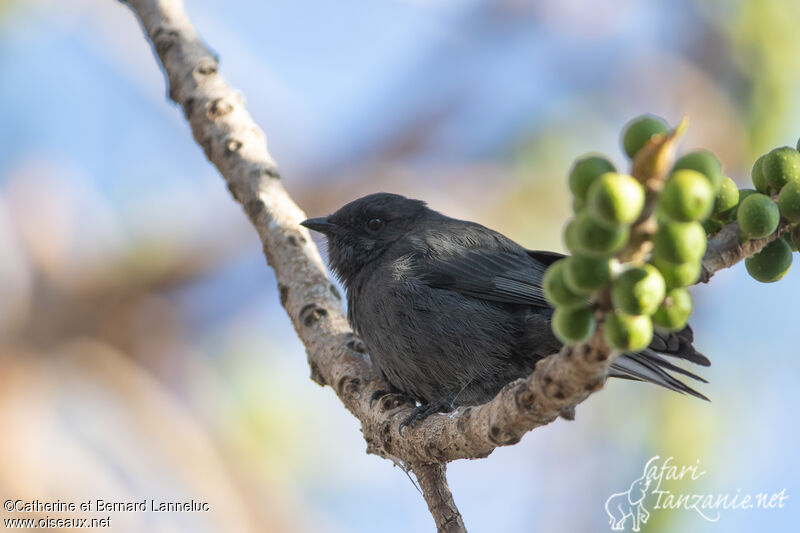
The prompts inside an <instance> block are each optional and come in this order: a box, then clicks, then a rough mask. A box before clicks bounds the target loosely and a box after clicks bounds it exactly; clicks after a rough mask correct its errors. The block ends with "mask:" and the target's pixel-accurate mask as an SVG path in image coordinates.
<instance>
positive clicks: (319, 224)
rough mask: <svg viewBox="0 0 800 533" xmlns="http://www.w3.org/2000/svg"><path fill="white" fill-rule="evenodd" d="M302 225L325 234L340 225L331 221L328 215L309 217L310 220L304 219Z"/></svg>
mask: <svg viewBox="0 0 800 533" xmlns="http://www.w3.org/2000/svg"><path fill="white" fill-rule="evenodd" d="M300 225H301V226H305V227H307V228H308V229H310V230H314V231H318V232H320V233H322V234H324V235H328V234H329V233H331V232H333V230H335V229H336V228H338V227H339V226H337V225H336V224H334V223H332V222H330V221H329V220H328V217H319V218H309V219H308V220H304V221H302V222H301V223H300Z"/></svg>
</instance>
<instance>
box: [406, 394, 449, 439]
mask: <svg viewBox="0 0 800 533" xmlns="http://www.w3.org/2000/svg"><path fill="white" fill-rule="evenodd" d="M455 398H456V394H449V395H447V396H445V397H444V398H442V399H440V400H438V401H436V402H431V403H427V404H425V405H420V406H418V407H415V408H414V409H412V410H411V414H409V415H408V416H407V417H406V418H405V419H404V420H403V421H402V422H400V426H399V427H398V428H397V431H398V433H400V435H401V436H402V435H403V428H405V427H406V426H410V427H412V428H413V427H414V426H416V425H417V424H418V423H419V422H422V421H423V420H425V419H426V418H428V417H429V416H431V415H432V414H434V413H449V412H450V411H452V410H453V402H454V401H455Z"/></svg>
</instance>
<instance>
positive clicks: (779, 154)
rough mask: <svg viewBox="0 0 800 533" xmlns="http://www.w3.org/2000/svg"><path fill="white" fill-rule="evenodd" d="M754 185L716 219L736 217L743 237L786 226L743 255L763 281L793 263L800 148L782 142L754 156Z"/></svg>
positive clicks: (798, 219) (766, 234)
mask: <svg viewBox="0 0 800 533" xmlns="http://www.w3.org/2000/svg"><path fill="white" fill-rule="evenodd" d="M751 178H752V180H753V187H754V189H744V190H741V191H739V202H738V204H737V206H736V207H735V208H734V209H733V210H732V211H731V212H730V213H728V214H727V215H721V216H720V220H719V222H721V223H726V222H729V221H732V220H736V222H738V224H739V229H740V230H741V235H742V240H743V241H745V240H748V239H761V238H764V237H769V236H770V235H772V234H774V233H775V232H776V231H777V230H778V228H779V227H781V221H783V222H784V224H783V226H785V227H787V228H788V231H786V232H785V233H784V235H783V238H781V239H774V240H773V241H772V242H770V243H769V244H767V245H766V246H765V247H764V248H763V249H762V250H761V252H759V253H757V254H756V255H753V256H751V257H748V258H747V259H745V267H746V268H747V272H748V273H749V274H750V276H751V277H753V278H754V279H756V280H758V281H760V282H762V283H772V282H775V281H778V280H780V279H781V278H783V277H784V276H785V275H786V273H787V272H788V271H789V268H790V267H791V266H792V252H793V251H797V249H798V244H800V242H798V241H799V240H800V239H798V237H800V235H798V231H799V230H798V225H799V224H800V152H798V151H797V150H796V149H794V148H792V147H789V146H783V147H780V148H775V149H774V150H772V151H770V152H769V153H766V154H764V155H762V156H761V157H759V158H758V159H756V162H755V163H754V164H753V170H752V172H751Z"/></svg>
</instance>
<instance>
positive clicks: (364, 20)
mask: <svg viewBox="0 0 800 533" xmlns="http://www.w3.org/2000/svg"><path fill="white" fill-rule="evenodd" d="M186 7H187V10H188V13H189V15H190V17H191V19H192V20H193V22H194V24H195V26H196V27H197V29H198V31H199V32H200V33H201V35H202V36H203V38H204V39H205V40H206V41H207V42H208V43H209V44H210V46H211V47H212V48H213V49H215V50H216V51H217V52H218V53H219V54H220V56H221V71H222V74H223V75H224V76H225V77H226V79H227V80H228V81H229V82H230V83H231V84H232V85H233V86H234V87H236V88H237V89H239V90H240V91H241V92H242V93H243V94H244V95H245V97H246V101H247V106H248V109H249V111H250V112H251V114H252V115H253V116H254V118H255V119H256V121H257V122H258V123H259V125H260V126H261V127H262V128H263V129H264V130H265V132H266V133H267V138H268V141H269V146H270V151H271V153H272V154H273V156H274V157H275V159H276V160H277V161H278V163H279V164H280V166H281V169H282V171H283V175H284V178H285V182H286V187H287V188H288V189H289V191H290V192H291V193H292V194H293V195H294V196H295V198H296V200H297V201H298V202H299V203H300V205H301V207H303V208H304V209H305V210H306V211H307V212H308V213H309V214H310V215H321V214H324V213H327V212H330V211H332V210H334V209H336V208H337V207H338V206H340V205H341V204H343V203H344V202H346V201H348V200H350V199H353V198H355V197H357V196H359V195H362V194H365V193H368V192H375V191H378V190H389V191H394V192H400V193H403V194H407V195H409V196H414V197H419V198H424V199H426V200H428V201H429V203H430V204H431V206H432V207H434V208H436V209H439V210H441V211H444V212H446V213H448V214H452V215H454V216H459V217H463V218H469V219H472V220H476V221H479V222H481V223H483V224H485V225H488V226H490V227H494V228H496V229H498V230H500V231H502V232H504V233H506V234H508V235H509V236H511V237H512V238H514V239H516V240H518V241H519V242H521V243H522V244H524V245H526V246H528V247H531V248H551V249H563V247H562V245H561V242H560V233H561V228H562V226H563V224H564V222H565V220H566V219H567V217H568V216H569V198H568V194H567V189H566V182H565V176H566V173H567V172H568V169H569V167H570V165H571V162H572V161H573V160H574V159H575V158H576V157H577V156H579V155H581V154H583V153H585V152H587V151H592V150H599V151H602V152H605V153H607V154H609V155H610V156H611V157H612V158H613V159H614V160H615V161H616V162H617V163H618V164H619V165H621V166H624V165H625V160H624V158H623V156H622V154H621V152H620V150H619V147H618V136H619V130H620V129H621V127H622V125H623V124H624V123H625V122H626V121H627V120H628V119H630V118H631V117H633V116H635V115H638V114H641V113H643V112H652V113H656V114H660V115H662V116H664V117H665V118H667V119H668V120H670V121H672V122H673V123H674V122H676V121H677V120H678V119H679V118H680V117H681V116H683V115H688V116H689V117H690V120H691V126H690V130H689V134H688V135H687V137H686V140H685V141H684V144H683V147H684V149H686V150H689V149H692V148H697V147H707V148H710V149H712V150H714V151H715V152H716V153H718V155H719V157H720V159H721V160H722V162H723V165H724V168H725V171H726V172H727V173H728V174H729V175H730V176H731V177H732V178H734V179H735V180H736V181H737V182H738V183H739V184H740V186H741V187H745V186H747V185H746V183H747V177H748V175H749V168H750V165H751V164H752V161H753V160H754V159H755V157H757V156H758V155H759V154H760V153H763V152H764V151H766V150H768V149H770V148H772V147H775V146H780V145H783V144H791V145H793V144H794V143H795V141H796V139H797V137H798V135H800V131H799V130H798V129H797V127H796V124H797V123H798V119H800V113H799V112H798V111H799V110H798V106H797V104H796V102H797V101H800V98H798V96H800V95H798V86H799V85H798V79H797V78H798V75H797V74H796V73H797V72H800V68H797V67H800V65H797V64H796V63H797V62H798V59H796V57H795V56H798V57H800V55H798V54H796V50H797V49H798V46H800V40H798V39H799V38H798V37H797V35H800V28H798V27H797V26H800V22H798V21H800V13H798V12H800V7H799V6H798V5H797V2H794V1H792V2H778V1H777V0H775V1H772V0H769V1H763V2H756V1H755V0H740V1H722V0H720V1H715V2H701V1H699V0H698V1H692V0H679V1H673V2H663V1H656V2H643V1H635V0H612V1H610V2H603V3H597V2H588V1H587V2H584V1H580V0H568V1H565V2H539V1H532V2H523V1H514V0H504V1H500V0H498V1H494V2H488V1H478V0H470V1H458V0H431V1H424V0H404V1H401V0H395V1H388V0H379V1H372V2H365V1H355V0H346V1H341V2H336V3H331V2H321V1H317V0H301V1H298V0H294V1H289V0H285V1H284V0H281V1H270V2H253V1H236V2H227V3H221V2H210V1H188V2H187V6H186ZM0 72H2V74H1V75H0V102H2V103H0V363H2V365H0V366H2V367H3V368H2V370H0V375H3V376H4V377H3V378H2V381H3V384H2V385H0V390H5V391H6V392H5V393H3V394H2V395H0V423H3V424H4V427H6V428H7V432H4V433H5V435H4V437H3V438H2V439H1V440H2V441H3V444H2V446H3V448H2V450H0V451H2V452H4V455H3V456H4V457H10V458H12V459H13V461H11V462H10V463H9V464H7V465H5V466H2V467H0V494H2V495H7V496H6V497H14V498H16V497H23V496H22V495H24V494H27V495H28V497H30V498H34V497H38V498H40V499H44V498H45V497H50V498H56V497H59V498H62V499H70V498H73V499H75V500H78V499H79V498H83V497H89V498H100V497H108V498H111V497H112V496H113V497H116V498H118V499H135V498H139V499H141V498H155V497H164V498H173V499H181V498H184V499H186V498H192V497H194V498H199V499H203V498H206V499H208V500H210V501H211V502H212V508H213V509H214V512H213V513H212V514H211V515H209V516H204V515H189V516H183V515H182V516H153V515H151V514H148V515H146V516H134V517H131V516H128V517H115V520H117V522H115V523H116V525H117V527H119V528H120V529H121V530H130V531H141V530H143V529H147V530H154V531H166V530H170V531H231V530H242V531H248V530H254V531H255V530H259V531H265V530H268V531H305V530H307V531H334V532H351V531H352V532H360V531H364V532H366V531H376V530H381V531H397V532H401V531H403V532H405V531H428V530H431V528H432V522H431V519H430V517H429V515H428V512H427V509H426V508H425V504H424V501H423V499H422V497H421V496H420V495H419V494H418V493H417V492H416V490H415V489H414V487H413V485H412V483H411V482H410V481H409V479H408V478H407V477H406V475H405V474H404V473H403V472H402V470H401V469H399V468H397V467H394V466H393V465H392V464H391V463H389V462H388V461H385V460H382V459H379V458H377V457H373V456H367V455H366V454H365V453H364V449H365V444H364V442H363V439H362V438H361V434H360V432H359V428H358V424H357V422H356V420H355V419H353V417H352V416H351V415H350V414H349V413H347V412H346V411H345V410H344V409H343V408H342V407H341V405H340V404H339V402H338V400H337V399H336V398H335V395H334V394H333V392H332V391H331V390H330V389H329V388H326V389H322V388H319V387H317V386H316V385H314V384H313V383H312V382H311V381H310V380H309V379H308V374H309V371H308V367H307V364H306V359H305V356H304V348H303V346H302V345H301V344H300V343H299V341H298V340H297V338H296V337H295V334H294V332H293V330H292V328H291V325H290V323H289V321H288V319H287V317H286V316H285V314H284V313H283V310H282V309H281V307H280V305H279V302H278V297H277V294H276V288H275V281H274V278H273V275H272V272H271V271H270V270H269V268H268V267H266V265H265V261H264V259H263V256H262V253H261V250H260V248H261V247H260V244H259V243H258V240H257V238H256V236H255V233H254V232H253V230H252V229H251V228H250V227H249V226H248V223H247V221H246V217H245V216H244V214H243V212H242V211H241V209H240V208H239V207H238V206H237V205H236V204H235V203H234V202H233V201H232V200H231V198H230V197H229V194H228V192H227V190H226V189H225V187H224V184H223V182H222V180H221V179H220V178H219V176H218V175H217V173H216V171H215V169H214V168H213V167H212V166H211V165H210V164H209V163H208V162H207V161H206V160H205V158H204V156H203V153H202V150H201V149H200V148H199V147H198V146H196V145H195V143H194V142H193V140H192V139H191V136H190V132H189V128H188V126H187V124H186V123H185V122H184V120H183V117H182V113H181V112H180V110H179V109H178V108H176V107H175V106H173V105H171V104H170V103H169V102H168V101H167V100H166V89H165V86H164V78H163V75H162V74H161V72H160V71H159V70H158V68H157V65H156V63H155V61H154V58H153V55H152V53H151V51H150V47H149V45H148V44H147V43H146V42H145V41H144V39H143V37H142V33H141V30H140V28H139V26H138V24H137V23H136V21H135V19H134V17H133V16H132V14H131V13H130V12H129V10H128V9H127V8H126V7H125V6H123V5H121V4H119V3H116V2H110V1H99V0H75V1H73V2H68V3H63V2H55V1H52V0H31V1H27V0H26V1H21V0H17V1H6V2H0ZM796 268H797V267H796V266H795V269H796ZM798 294H800V276H798V273H797V272H794V271H792V272H790V273H789V275H788V276H787V277H786V278H785V279H784V280H782V281H781V282H780V283H777V284H774V285H762V284H759V283H757V282H755V281H753V280H752V279H750V278H749V277H748V276H747V274H746V272H745V270H744V268H743V266H741V265H739V266H737V267H735V268H733V269H731V270H730V271H725V272H721V273H719V274H718V275H717V276H716V277H715V278H714V280H713V283H711V284H710V285H708V286H701V287H697V288H696V289H695V290H694V296H695V301H696V311H695V315H694V317H693V324H694V329H695V335H696V344H697V346H698V347H699V348H700V349H701V350H702V351H703V352H705V353H706V354H708V355H709V356H710V358H711V359H712V361H713V366H712V367H711V368H710V369H708V370H707V371H706V370H704V371H703V374H704V375H705V376H706V377H708V378H709V379H710V381H711V383H710V384H709V385H706V386H704V387H703V389H702V390H703V392H704V393H706V394H707V395H708V396H710V397H711V398H712V400H713V402H712V403H710V404H706V403H700V402H698V401H696V400H693V399H690V398H684V397H680V396H677V395H674V394H669V393H667V392H664V391H661V390H654V389H653V388H652V387H646V386H643V385H639V384H635V383H627V382H624V383H609V384H608V386H607V387H606V389H605V390H604V391H603V392H601V393H600V394H597V395H595V396H593V397H591V398H590V399H589V400H588V401H587V402H585V403H584V404H583V405H581V406H580V407H579V408H578V412H577V419H576V421H574V422H565V421H561V420H559V421H557V422H555V423H553V424H551V425H550V426H548V427H545V428H542V429H540V430H537V431H535V432H533V433H531V434H529V435H527V436H526V437H525V438H524V439H523V441H522V442H521V443H520V444H518V445H516V446H513V447H508V448H503V449H498V450H496V451H495V452H494V453H493V454H492V455H491V456H490V457H489V458H488V459H484V460H480V461H459V462H456V463H454V464H451V465H450V467H449V479H450V486H451V488H452V490H453V492H454V495H455V498H456V501H457V503H458V504H459V506H460V508H461V510H462V512H463V514H464V518H465V521H466V523H467V525H468V526H469V528H470V531H478V532H481V531H487V532H488V531H492V532H495V531H503V532H527V531H533V530H536V531H570V532H576V531H577V532H580V531H592V532H594V531H605V530H607V528H608V524H607V516H606V514H605V511H604V509H603V505H604V503H605V500H606V498H607V497H608V496H609V495H611V494H612V493H614V492H618V491H622V490H625V489H626V488H627V487H628V486H629V485H630V483H631V481H632V480H634V479H635V478H636V477H638V476H639V475H640V473H641V469H642V468H643V466H644V464H645V463H646V462H647V460H648V459H649V458H650V457H652V456H653V455H660V456H662V457H667V456H675V457H676V461H679V462H680V461H682V462H683V463H688V464H694V462H695V460H697V459H699V460H700V462H701V464H702V465H703V467H704V468H705V470H706V471H707V474H706V476H704V477H703V479H702V481H698V482H695V484H686V485H676V487H681V490H684V491H685V492H691V493H714V494H718V493H726V494H727V493H731V494H734V493H736V491H737V490H741V492H742V493H745V492H752V493H756V492H761V491H765V492H778V491H780V490H781V489H784V488H785V489H786V490H787V493H788V494H789V500H788V505H787V506H786V507H785V508H784V509H779V510H750V511H729V512H727V513H723V516H722V518H721V520H720V521H719V522H717V523H709V522H706V521H704V520H702V519H701V518H700V517H698V516H697V515H696V514H695V513H693V512H691V511H652V518H651V522H650V523H648V525H647V526H646V527H645V529H644V530H646V531H697V532H706V531H725V532H750V531H753V530H755V529H757V528H758V529H763V530H768V531H793V527H794V525H795V524H796V523H798V521H800V512H798V507H797V505H796V502H794V498H795V496H796V495H797V494H800V483H799V482H798V479H800V475H798V474H800V464H799V463H798V459H797V453H796V449H797V445H798V443H799V442H798V437H799V436H800V435H799V434H798V426H797V424H796V423H795V419H796V416H795V415H794V407H795V406H796V405H797V403H798V400H800V394H799V393H798V389H797V387H796V386H795V385H796V380H797V376H798V375H800V363H799V362H798V355H800V353H799V352H798V334H797V326H796V324H797V320H796V313H795V305H793V304H794V303H795V302H796V301H797V296H798ZM87 343H88V344H87ZM32 442H33V443H36V444H35V445H32V444H31V443H32ZM76 479H79V480H80V481H79V482H78V481H70V482H68V481H66V480H76ZM56 480H61V481H56ZM676 490H677V489H676ZM18 495H19V496H18ZM5 516H6V515H4V517H5Z"/></svg>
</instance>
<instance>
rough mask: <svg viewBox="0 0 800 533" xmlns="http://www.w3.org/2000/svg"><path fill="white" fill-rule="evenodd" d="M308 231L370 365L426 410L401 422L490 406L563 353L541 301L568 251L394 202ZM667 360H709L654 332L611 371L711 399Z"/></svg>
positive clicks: (413, 203)
mask: <svg viewBox="0 0 800 533" xmlns="http://www.w3.org/2000/svg"><path fill="white" fill-rule="evenodd" d="M302 224H303V226H305V227H307V228H309V229H312V230H315V231H318V232H320V233H323V234H324V235H325V236H326V237H327V239H328V254H329V260H330V265H331V268H332V269H333V271H334V273H335V274H336V275H337V276H338V278H339V279H340V280H341V282H342V283H343V284H344V287H345V289H346V290H347V302H348V319H349V320H350V324H351V325H352V326H353V329H354V330H355V332H356V333H357V334H358V335H359V336H360V337H361V339H362V340H363V341H364V344H365V346H366V348H367V351H368V352H369V355H370V358H371V359H372V362H373V364H375V366H376V367H377V368H378V369H379V370H380V371H381V372H382V373H383V376H384V377H385V379H386V380H387V381H388V382H389V383H390V384H391V385H392V386H393V387H395V388H396V389H397V390H399V391H400V392H402V393H405V394H406V395H408V396H410V397H412V398H414V399H415V400H417V401H418V402H419V403H420V404H421V405H420V406H419V407H417V408H416V409H415V411H414V412H413V414H412V415H411V416H410V417H409V418H408V419H406V420H405V421H404V422H403V425H406V424H409V423H410V424H412V425H413V424H414V423H416V422H417V421H419V420H422V419H424V418H425V417H427V416H428V415H430V414H431V413H434V412H447V411H450V410H452V409H453V408H454V407H455V406H459V405H474V404H479V403H483V402H486V401H488V400H490V399H491V398H492V397H494V395H495V394H497V392H498V391H499V390H500V389H501V388H502V387H503V385H505V384H506V383H509V382H510V381H512V380H515V379H517V378H520V377H524V376H528V375H529V374H530V373H531V372H533V370H534V367H535V365H536V362H537V361H539V360H540V359H541V358H543V357H545V356H548V355H551V354H554V353H556V352H558V350H559V349H560V348H561V343H560V342H559V341H558V340H557V339H556V338H555V336H554V335H553V333H552V331H551V329H550V318H551V316H552V314H553V309H552V308H551V307H550V306H549V305H548V304H547V302H546V301H545V299H544V295H543V293H542V276H543V275H544V271H545V269H546V268H547V266H548V265H549V264H551V263H553V262H554V261H556V260H558V259H559V258H561V257H564V256H563V255H561V254H557V253H554V252H542V251H532V250H526V249H525V248H523V247H521V246H520V245H518V244H517V243H515V242H514V241H512V240H511V239H509V238H507V237H505V236H503V235H501V234H500V233H497V232H496V231H492V230H490V229H488V228H485V227H484V226H481V225H480V224H476V223H474V222H466V221H463V220H456V219H453V218H449V217H446V216H444V215H442V214H440V213H437V212H436V211H433V210H432V209H429V208H428V207H427V206H426V205H425V203H424V202H422V201H420V200H411V199H408V198H405V197H403V196H400V195H397V194H387V193H378V194H371V195H369V196H365V197H363V198H360V199H358V200H355V201H353V202H351V203H349V204H347V205H345V206H344V207H342V208H341V209H339V210H338V211H336V212H335V213H334V214H332V215H330V216H327V217H322V218H312V219H309V220H306V221H305V222H303V223H302ZM665 355H666V356H671V357H676V358H679V359H685V360H688V361H691V362H693V363H697V364H699V365H703V366H708V365H709V364H710V363H709V361H708V359H707V358H706V357H705V356H704V355H702V354H700V353H698V352H697V351H695V349H694V347H693V346H692V330H691V329H690V328H689V327H688V326H687V327H686V328H685V329H684V330H683V331H681V332H679V333H668V332H662V331H657V332H656V334H655V336H654V337H653V341H652V343H651V344H650V346H649V348H647V349H646V350H644V351H642V352H639V353H626V354H623V355H621V356H620V357H619V358H618V359H617V360H616V361H615V362H614V364H613V365H612V366H611V373H610V375H612V376H615V377H622V378H628V379H635V380H640V381H649V382H651V383H655V384H657V385H661V386H663V387H666V388H668V389H672V390H674V391H678V392H682V393H688V394H691V395H693V396H697V397H699V398H703V399H705V396H703V395H702V394H700V393H699V392H697V391H695V390H693V389H691V388H690V387H688V386H686V385H685V384H684V383H682V382H681V381H679V380H677V379H676V378H675V377H673V376H672V375H671V374H670V373H669V372H668V371H672V372H677V373H680V374H683V375H685V376H688V377H691V378H693V379H696V380H699V381H702V382H704V383H705V380H704V379H702V378H701V377H699V376H697V375H695V374H693V373H691V372H689V371H687V370H685V369H683V368H681V367H678V366H676V365H674V364H673V363H672V362H670V361H669V360H667V359H666V358H665V357H664V356H665Z"/></svg>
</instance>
